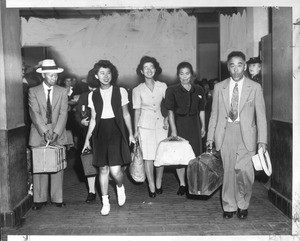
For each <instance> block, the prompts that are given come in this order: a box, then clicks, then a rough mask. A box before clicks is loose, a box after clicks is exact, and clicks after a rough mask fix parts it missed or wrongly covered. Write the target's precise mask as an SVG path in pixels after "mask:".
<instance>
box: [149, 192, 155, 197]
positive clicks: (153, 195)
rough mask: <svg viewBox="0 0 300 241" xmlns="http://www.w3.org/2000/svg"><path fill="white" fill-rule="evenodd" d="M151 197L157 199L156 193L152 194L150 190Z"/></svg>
mask: <svg viewBox="0 0 300 241" xmlns="http://www.w3.org/2000/svg"><path fill="white" fill-rule="evenodd" d="M149 197H151V198H154V197H156V193H155V192H151V191H150V190H149Z"/></svg>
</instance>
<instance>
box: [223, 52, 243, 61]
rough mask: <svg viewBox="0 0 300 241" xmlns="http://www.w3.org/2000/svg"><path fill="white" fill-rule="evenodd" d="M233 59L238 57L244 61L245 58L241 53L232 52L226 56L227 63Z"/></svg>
mask: <svg viewBox="0 0 300 241" xmlns="http://www.w3.org/2000/svg"><path fill="white" fill-rule="evenodd" d="M233 57H240V58H242V59H243V60H244V61H246V56H245V54H244V53H243V52H241V51H232V52H231V53H230V54H228V56H227V62H229V60H231V58H233Z"/></svg>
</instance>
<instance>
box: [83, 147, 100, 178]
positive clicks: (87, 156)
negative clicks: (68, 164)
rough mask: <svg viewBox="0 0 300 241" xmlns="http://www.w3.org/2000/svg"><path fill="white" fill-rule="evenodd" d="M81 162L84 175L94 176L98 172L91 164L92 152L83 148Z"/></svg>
mask: <svg viewBox="0 0 300 241" xmlns="http://www.w3.org/2000/svg"><path fill="white" fill-rule="evenodd" d="M81 162H82V166H83V171H84V175H85V176H94V175H97V174H98V169H97V168H96V167H95V166H94V165H93V152H92V151H91V150H85V151H84V152H83V153H82V154H81Z"/></svg>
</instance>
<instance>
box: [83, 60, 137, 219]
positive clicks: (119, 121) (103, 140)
mask: <svg viewBox="0 0 300 241" xmlns="http://www.w3.org/2000/svg"><path fill="white" fill-rule="evenodd" d="M93 69H94V72H95V77H96V78H97V79H99V81H100V88H98V89H96V90H94V91H93V92H92V93H90V94H89V97H88V103H89V104H88V106H89V107H90V108H91V120H90V124H89V129H88V133H87V136H86V139H85V143H84V146H83V150H82V152H84V150H85V149H86V148H88V149H90V141H89V140H90V138H91V136H92V144H93V165H95V166H98V167H99V183H100V188H101V194H102V204H103V206H102V209H101V214H102V215H108V214H109V211H110V203H109V199H108V198H109V196H108V182H109V174H111V176H112V177H113V179H114V181H115V182H116V189H117V198H118V204H119V206H123V205H124V203H125V200H126V195H125V189H124V185H123V171H122V168H121V166H122V165H124V164H127V163H130V162H131V157H130V151H129V145H128V140H127V135H126V133H125V125H126V127H127V130H128V133H129V143H131V142H134V137H133V133H132V126H131V117H130V114H129V111H128V103H129V101H128V93H127V91H126V90H125V89H124V88H121V87H117V86H115V83H116V81H117V78H118V70H117V68H116V67H115V66H114V65H113V64H112V63H111V62H110V61H108V60H100V61H99V62H98V63H96V64H95V65H94V68H93ZM124 123H125V124H124Z"/></svg>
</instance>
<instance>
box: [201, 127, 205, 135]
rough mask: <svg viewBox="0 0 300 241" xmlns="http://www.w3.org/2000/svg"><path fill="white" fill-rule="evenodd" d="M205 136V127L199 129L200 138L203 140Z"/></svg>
mask: <svg viewBox="0 0 300 241" xmlns="http://www.w3.org/2000/svg"><path fill="white" fill-rule="evenodd" d="M205 134H206V131H205V127H202V128H201V137H202V138H203V137H204V136H205Z"/></svg>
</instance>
